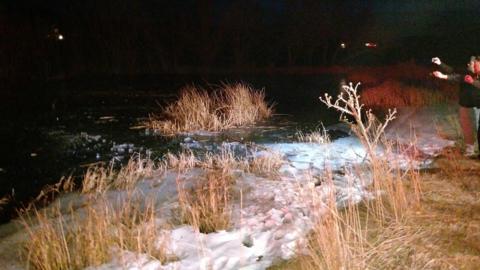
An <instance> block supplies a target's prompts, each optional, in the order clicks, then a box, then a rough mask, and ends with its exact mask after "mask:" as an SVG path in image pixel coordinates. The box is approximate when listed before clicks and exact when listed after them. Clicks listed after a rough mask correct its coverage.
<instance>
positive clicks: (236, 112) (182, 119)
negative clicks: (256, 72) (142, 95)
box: [146, 83, 272, 135]
mask: <svg viewBox="0 0 480 270" xmlns="http://www.w3.org/2000/svg"><path fill="white" fill-rule="evenodd" d="M271 115H272V106H271V105H268V104H267V103H266V101H265V92H264V91H263V90H262V91H257V90H254V89H253V88H251V87H249V86H247V85H245V84H241V83H237V84H233V85H230V84H223V85H222V87H221V89H219V90H217V91H214V92H213V93H212V94H209V93H208V92H207V91H206V90H204V89H201V88H197V87H195V86H187V87H184V88H183V89H182V90H181V93H180V97H179V98H178V100H177V101H175V102H174V103H172V104H170V105H168V106H167V107H166V108H165V109H164V110H163V112H162V114H161V115H152V116H151V117H150V120H149V121H148V122H147V123H146V126H147V127H149V128H151V129H154V130H156V131H159V132H161V133H163V134H166V135H174V134H178V133H182V132H192V131H198V130H206V131H221V130H225V129H228V128H233V127H239V126H246V125H252V124H255V123H256V122H257V121H261V120H264V119H266V118H269V117H270V116H271Z"/></svg>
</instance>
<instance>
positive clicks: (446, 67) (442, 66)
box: [439, 63, 454, 74]
mask: <svg viewBox="0 0 480 270" xmlns="http://www.w3.org/2000/svg"><path fill="white" fill-rule="evenodd" d="M439 66H440V69H441V70H443V71H444V72H445V73H448V74H451V73H453V72H454V69H453V68H452V67H451V66H449V65H447V64H445V63H441V64H440V65H439Z"/></svg>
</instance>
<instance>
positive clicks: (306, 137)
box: [295, 128, 330, 144]
mask: <svg viewBox="0 0 480 270" xmlns="http://www.w3.org/2000/svg"><path fill="white" fill-rule="evenodd" d="M295 136H296V138H297V140H298V141H299V142H307V143H318V144H326V143H330V137H329V136H328V133H327V131H326V130H325V128H322V129H318V130H315V131H312V132H308V133H303V132H301V131H298V132H297V133H296V134H295Z"/></svg>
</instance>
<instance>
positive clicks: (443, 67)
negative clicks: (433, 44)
mask: <svg viewBox="0 0 480 270" xmlns="http://www.w3.org/2000/svg"><path fill="white" fill-rule="evenodd" d="M432 63H434V64H435V65H438V66H439V67H440V69H441V70H442V71H443V72H445V73H447V74H448V73H453V72H454V70H453V68H452V67H450V66H449V65H447V64H445V63H443V62H442V60H440V58H438V57H434V58H432Z"/></svg>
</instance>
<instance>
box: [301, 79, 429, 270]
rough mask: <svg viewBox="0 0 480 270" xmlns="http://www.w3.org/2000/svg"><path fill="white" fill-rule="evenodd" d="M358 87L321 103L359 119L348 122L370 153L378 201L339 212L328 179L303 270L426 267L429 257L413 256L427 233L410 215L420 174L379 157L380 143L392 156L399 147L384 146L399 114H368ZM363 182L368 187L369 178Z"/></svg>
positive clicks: (350, 203) (416, 204) (417, 200)
mask: <svg viewBox="0 0 480 270" xmlns="http://www.w3.org/2000/svg"><path fill="white" fill-rule="evenodd" d="M357 87H358V85H356V86H355V87H354V86H353V85H352V84H350V85H349V86H346V88H345V89H344V90H345V91H344V92H343V94H340V95H339V96H338V97H337V100H336V101H334V102H333V101H332V99H331V97H330V96H328V95H326V96H325V97H323V98H320V99H321V101H322V102H323V103H325V104H326V105H327V106H329V107H333V108H335V109H337V110H339V111H341V112H342V113H344V114H348V115H350V116H351V117H352V118H353V119H354V121H353V122H349V123H350V125H351V127H352V130H353V131H354V132H355V133H356V134H357V136H358V137H359V138H360V141H361V142H362V143H363V144H364V146H365V148H366V149H367V153H368V155H369V157H368V159H367V160H368V164H367V165H368V166H367V167H366V168H367V169H368V171H369V172H370V173H369V174H366V175H368V177H371V178H372V180H373V181H372V184H371V185H370V186H369V187H368V191H369V193H370V194H372V195H373V197H372V199H365V200H363V201H362V202H361V203H360V204H357V203H356V202H354V201H352V200H349V201H348V202H347V204H346V206H345V208H343V209H341V210H339V209H338V206H337V203H336V198H335V194H336V190H335V186H334V185H333V180H332V179H329V180H327V182H326V185H328V188H327V189H326V190H329V191H330V192H329V193H328V196H326V199H325V200H323V201H321V202H319V203H317V204H319V205H322V206H323V207H322V208H321V209H320V210H319V211H320V212H319V214H318V215H317V216H318V220H317V222H316V223H315V226H314V230H313V233H312V234H311V236H310V239H309V252H308V254H307V255H306V256H303V257H301V258H300V259H299V260H298V262H299V266H300V268H301V269H403V267H406V268H408V269H410V267H413V268H417V267H418V268H422V267H425V266H427V264H428V255H427V256H426V257H422V259H418V258H416V257H415V256H414V255H413V254H414V252H415V246H414V243H416V242H418V241H419V240H420V239H421V238H422V237H423V234H422V233H419V232H418V231H416V230H415V228H413V227H411V226H409V225H408V217H409V215H408V214H409V213H410V212H412V211H413V210H415V209H418V207H419V205H420V196H421V190H420V185H419V174H418V171H417V170H415V169H414V168H407V169H406V170H404V169H402V170H401V169H400V168H399V167H398V166H396V165H395V164H394V163H392V162H391V161H390V162H389V161H387V160H384V159H381V158H380V157H379V155H378V154H377V148H378V147H379V145H380V144H382V147H384V148H385V149H386V150H385V151H387V153H388V152H390V151H393V150H392V148H391V147H392V146H393V145H394V144H389V143H387V142H385V140H384V138H383V134H384V130H385V128H386V126H387V124H388V123H389V122H390V121H392V120H393V119H394V116H395V111H390V112H389V114H388V115H387V117H386V118H385V119H386V120H385V121H384V122H380V121H378V120H377V119H376V118H374V116H373V114H371V113H369V112H368V111H367V112H364V111H363V105H362V104H361V103H360V101H359V96H358V94H357ZM364 113H366V114H365V115H364ZM358 175H365V174H358ZM362 182H364V183H368V181H367V180H366V179H365V180H362ZM407 190H408V191H407ZM412 191H413V192H412Z"/></svg>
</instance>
